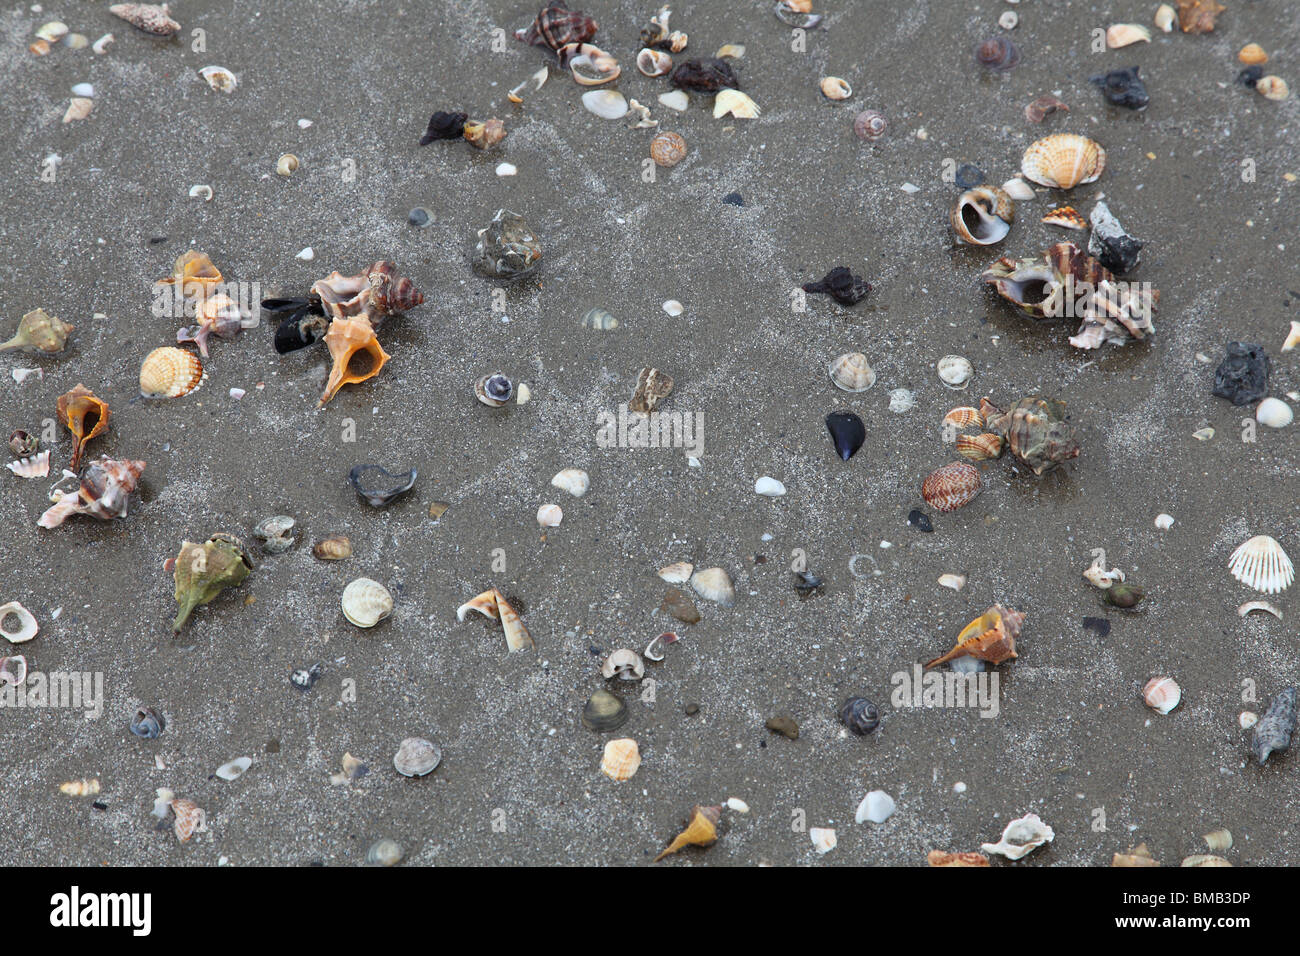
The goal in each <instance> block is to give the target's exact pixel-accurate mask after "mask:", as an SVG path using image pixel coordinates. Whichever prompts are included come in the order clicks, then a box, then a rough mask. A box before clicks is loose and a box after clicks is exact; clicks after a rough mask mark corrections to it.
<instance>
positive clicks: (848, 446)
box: [826, 412, 867, 461]
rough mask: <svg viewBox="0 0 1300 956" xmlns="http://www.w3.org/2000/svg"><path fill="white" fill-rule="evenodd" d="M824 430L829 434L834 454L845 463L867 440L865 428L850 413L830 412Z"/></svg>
mask: <svg viewBox="0 0 1300 956" xmlns="http://www.w3.org/2000/svg"><path fill="white" fill-rule="evenodd" d="M826 430H827V431H829V432H830V433H831V441H832V442H834V444H835V452H836V454H838V455H839V456H840V457H841V458H843V459H844V460H845V461H848V460H849V459H850V458H852V457H853V456H854V455H855V454H857V451H858V449H859V448H861V447H862V444H863V442H865V441H866V440H867V426H866V425H864V424H863V423H862V419H861V418H859V417H858V416H857V415H855V414H853V413H852V412H831V413H830V414H829V415H827V416H826Z"/></svg>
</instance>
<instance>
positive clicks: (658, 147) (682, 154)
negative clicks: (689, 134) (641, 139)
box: [650, 131, 686, 166]
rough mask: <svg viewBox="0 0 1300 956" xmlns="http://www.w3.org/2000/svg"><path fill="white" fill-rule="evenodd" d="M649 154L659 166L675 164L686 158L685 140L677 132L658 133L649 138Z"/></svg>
mask: <svg viewBox="0 0 1300 956" xmlns="http://www.w3.org/2000/svg"><path fill="white" fill-rule="evenodd" d="M650 156H651V158H652V159H654V161H655V163H656V164H657V165H659V166H676V165H677V164H678V163H680V162H681V161H682V160H683V159H685V158H686V140H684V139H683V138H682V137H681V135H680V134H679V133H670V132H667V131H665V132H662V133H659V134H658V135H656V136H655V138H654V139H652V140H650Z"/></svg>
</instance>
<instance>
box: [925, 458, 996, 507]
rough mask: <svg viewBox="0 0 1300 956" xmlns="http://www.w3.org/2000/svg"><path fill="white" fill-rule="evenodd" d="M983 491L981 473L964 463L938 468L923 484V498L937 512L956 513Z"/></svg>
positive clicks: (958, 462) (954, 463)
mask: <svg viewBox="0 0 1300 956" xmlns="http://www.w3.org/2000/svg"><path fill="white" fill-rule="evenodd" d="M981 490H982V483H981V481H980V473H979V472H978V471H977V470H976V468H975V466H974V465H970V464H967V463H966V462H964V461H954V462H953V463H952V464H950V465H944V466H943V467H942V468H936V469H935V470H934V471H932V472H930V474H929V475H928V476H926V479H925V481H923V482H922V483H921V497H922V498H924V499H925V500H926V503H927V504H929V505H930V507H932V508H934V509H935V510H936V511H956V510H957V509H958V508H960V507H962V505H968V504H970V503H971V502H972V501H974V500H975V496H976V495H978V494H979V493H980V491H981Z"/></svg>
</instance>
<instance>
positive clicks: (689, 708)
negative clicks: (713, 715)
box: [686, 704, 700, 717]
mask: <svg viewBox="0 0 1300 956" xmlns="http://www.w3.org/2000/svg"><path fill="white" fill-rule="evenodd" d="M699 712H700V705H699V704H687V705H686V716H687V717H694V716H695V715H696V714H698V713H699Z"/></svg>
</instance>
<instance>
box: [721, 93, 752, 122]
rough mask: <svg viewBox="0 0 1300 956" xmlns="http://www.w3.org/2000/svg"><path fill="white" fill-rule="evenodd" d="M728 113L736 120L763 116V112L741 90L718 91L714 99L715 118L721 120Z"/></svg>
mask: <svg viewBox="0 0 1300 956" xmlns="http://www.w3.org/2000/svg"><path fill="white" fill-rule="evenodd" d="M728 113H730V114H731V115H732V116H733V117H735V118H736V119H754V118H755V117H758V116H761V115H762V113H763V111H762V110H761V109H759V107H758V104H757V103H755V102H754V101H753V100H752V99H750V98H749V97H748V96H747V95H746V94H744V93H742V92H740V90H733V89H722V90H718V94H717V96H715V97H714V98H713V118H714V119H721V118H722V117H724V116H726V115H727V114H728Z"/></svg>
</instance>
